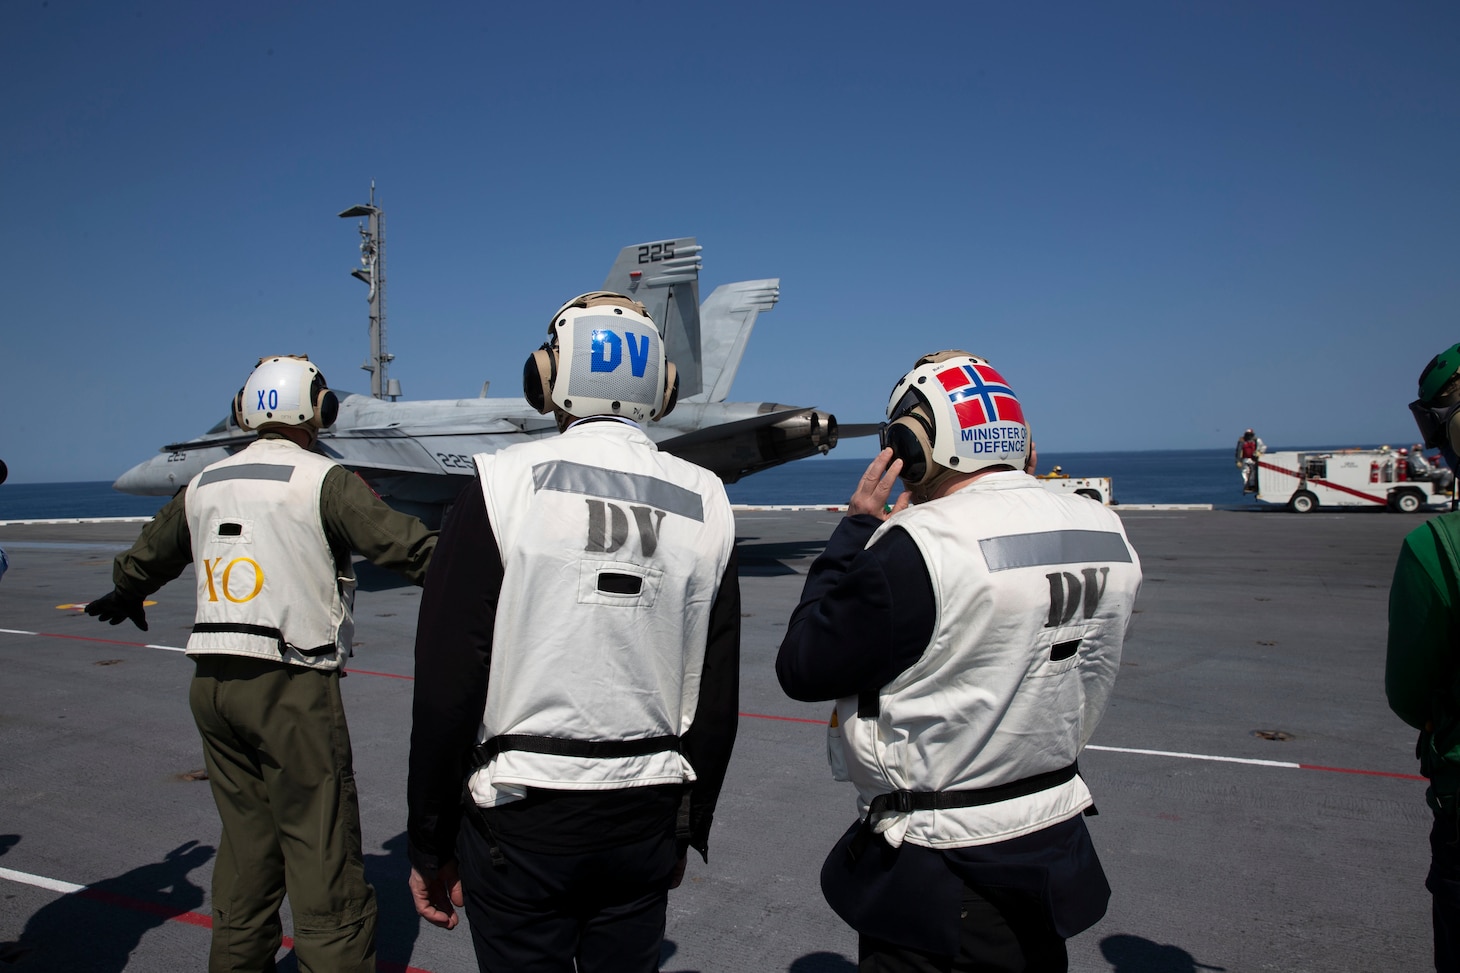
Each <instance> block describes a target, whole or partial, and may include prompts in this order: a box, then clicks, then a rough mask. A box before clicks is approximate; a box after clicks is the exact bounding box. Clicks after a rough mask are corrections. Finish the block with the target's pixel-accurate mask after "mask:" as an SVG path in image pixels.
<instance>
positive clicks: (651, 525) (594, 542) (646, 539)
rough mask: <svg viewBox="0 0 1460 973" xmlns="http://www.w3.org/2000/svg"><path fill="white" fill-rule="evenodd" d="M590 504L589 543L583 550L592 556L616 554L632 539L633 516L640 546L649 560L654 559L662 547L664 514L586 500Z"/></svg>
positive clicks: (659, 511) (605, 501) (648, 508)
mask: <svg viewBox="0 0 1460 973" xmlns="http://www.w3.org/2000/svg"><path fill="white" fill-rule="evenodd" d="M585 502H586V503H587V504H588V543H587V545H586V546H585V547H584V548H583V550H585V551H587V552H588V553H589V554H612V553H613V552H614V551H617V550H618V549H619V548H621V547H623V546H624V544H625V543H627V542H628V539H629V517H630V515H632V516H633V519H634V526H635V527H636V528H637V529H638V534H639V547H640V548H641V549H642V550H643V552H644V556H645V557H651V556H653V554H654V551H655V549H656V548H657V547H658V546H659V527H660V525H661V524H663V523H664V511H662V510H656V509H654V508H653V507H639V506H631V507H629V508H628V510H627V511H625V510H624V508H623V507H621V506H619V505H618V504H616V503H609V502H608V501H607V500H586V501H585Z"/></svg>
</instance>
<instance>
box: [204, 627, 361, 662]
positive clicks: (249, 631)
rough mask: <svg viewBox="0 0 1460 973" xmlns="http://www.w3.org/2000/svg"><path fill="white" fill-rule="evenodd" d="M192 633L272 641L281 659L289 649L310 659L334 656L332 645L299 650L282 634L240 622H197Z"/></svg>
mask: <svg viewBox="0 0 1460 973" xmlns="http://www.w3.org/2000/svg"><path fill="white" fill-rule="evenodd" d="M193 631H194V632H197V633H199V634H205V635H206V634H208V633H211V632H229V633H231V634H234V635H257V636H258V637H259V638H265V639H273V640H274V641H275V642H278V643H279V655H280V656H281V657H283V656H286V655H288V654H289V650H290V649H293V650H294V651H295V652H298V653H299V654H300V655H302V656H306V657H307V658H311V659H312V658H314V657H316V656H321V655H334V654H335V646H333V645H320V646H316V647H315V648H312V649H301V648H300V647H299V646H297V645H290V644H289V643H288V642H286V641H285V640H284V633H283V632H281V631H279V630H278V629H277V628H270V627H269V626H267V625H245V624H244V623H242V622H198V623H197V624H196V625H194V626H193Z"/></svg>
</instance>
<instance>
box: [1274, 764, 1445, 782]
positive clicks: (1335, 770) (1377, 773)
mask: <svg viewBox="0 0 1460 973" xmlns="http://www.w3.org/2000/svg"><path fill="white" fill-rule="evenodd" d="M1298 769H1299V770H1326V771H1328V772H1329V773H1330V774H1364V775H1365V776H1368V777H1395V778H1397V779H1399V780H1428V779H1429V778H1428V777H1421V776H1420V775H1419V774H1396V773H1394V772H1393V771H1389V770H1355V769H1354V768H1352V767H1322V766H1319V765H1318V764H1298Z"/></svg>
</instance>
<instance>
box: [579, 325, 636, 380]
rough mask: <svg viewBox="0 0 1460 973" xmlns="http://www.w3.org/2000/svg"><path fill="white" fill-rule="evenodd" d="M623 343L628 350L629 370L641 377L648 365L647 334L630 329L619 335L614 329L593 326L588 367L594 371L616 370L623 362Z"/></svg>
mask: <svg viewBox="0 0 1460 973" xmlns="http://www.w3.org/2000/svg"><path fill="white" fill-rule="evenodd" d="M625 344H627V345H628V350H629V370H630V371H632V372H633V373H634V377H635V378H643V377H644V372H645V370H646V369H648V367H649V336H648V335H646V334H645V335H636V334H634V333H633V332H632V331H629V332H625V333H624V334H622V335H620V334H619V333H618V332H616V331H609V330H607V329H605V328H595V329H594V331H593V337H592V351H593V354H592V357H591V359H590V369H591V370H592V371H595V372H612V371H617V370H618V367H619V366H620V365H621V364H623V359H624V345H625Z"/></svg>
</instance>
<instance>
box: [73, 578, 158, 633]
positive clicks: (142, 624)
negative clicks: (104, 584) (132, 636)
mask: <svg viewBox="0 0 1460 973" xmlns="http://www.w3.org/2000/svg"><path fill="white" fill-rule="evenodd" d="M86 614H88V615H95V616H96V617H97V618H98V619H99V620H101V621H103V622H111V623H112V624H113V625H120V624H121V623H122V619H124V618H130V619H131V620H132V624H133V625H136V626H137V627H138V628H140V629H141V630H142V631H144V632H145V631H147V613H146V612H145V611H143V610H142V599H141V598H137V597H134V596H132V595H124V594H122V593H121V592H120V591H118V590H117V589H115V588H113V589H112V590H111V591H108V592H107V593H106V594H104V595H102V596H101V597H100V598H98V599H96V601H93V602H92V603H91V604H89V605H87V606H86Z"/></svg>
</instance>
